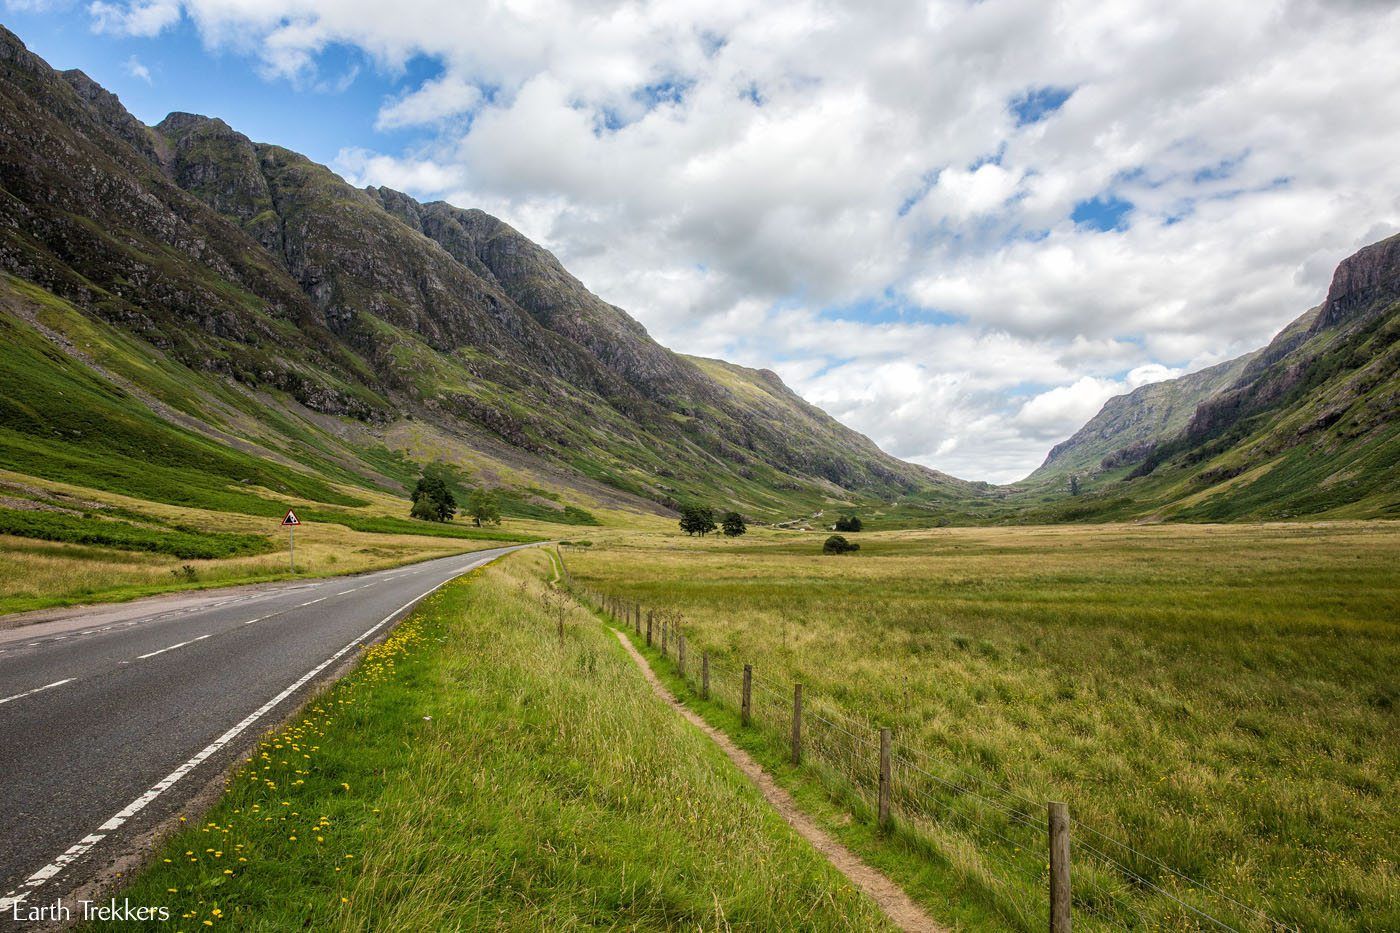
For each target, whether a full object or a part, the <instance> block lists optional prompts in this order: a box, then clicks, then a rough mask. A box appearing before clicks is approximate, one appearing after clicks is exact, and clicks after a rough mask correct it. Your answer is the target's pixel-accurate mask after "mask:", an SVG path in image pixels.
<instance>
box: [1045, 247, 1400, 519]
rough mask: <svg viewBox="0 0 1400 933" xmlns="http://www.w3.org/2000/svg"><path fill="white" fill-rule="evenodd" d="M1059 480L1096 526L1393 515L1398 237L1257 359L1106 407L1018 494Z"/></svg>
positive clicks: (1366, 256)
mask: <svg viewBox="0 0 1400 933" xmlns="http://www.w3.org/2000/svg"><path fill="white" fill-rule="evenodd" d="M1123 467H1132V468H1133V469H1132V470H1131V472H1129V473H1128V475H1127V477H1126V478H1124V479H1123V480H1122V481H1121V482H1120V481H1118V480H1117V479H1115V478H1114V476H1103V475H1101V474H1105V473H1107V472H1108V471H1120V470H1121V468H1123ZM1070 472H1075V473H1078V474H1079V475H1080V476H1081V477H1082V478H1086V477H1087V478H1088V479H1089V480H1090V490H1091V492H1092V496H1091V497H1090V498H1089V499H1087V500H1081V501H1082V504H1081V505H1080V506H1079V507H1078V508H1079V510H1080V511H1081V512H1083V513H1085V514H1087V515H1090V516H1093V517H1100V518H1102V517H1115V518H1118V517H1127V516H1131V515H1140V514H1159V515H1172V516H1177V517H1187V518H1206V519H1212V520H1219V519H1229V518H1242V517H1250V518H1289V517H1295V516H1300V515H1317V514H1325V515H1338V516H1361V515H1400V236H1397V237H1391V238H1390V239H1387V240H1384V241H1382V242H1380V243H1376V244H1373V245H1371V246H1368V247H1366V248H1365V249H1362V250H1360V251H1359V252H1357V253H1356V254H1355V255H1353V256H1351V257H1349V258H1348V259H1346V260H1345V261H1343V262H1342V263H1341V264H1340V265H1339V266H1338V268H1337V271H1336V274H1335V275H1334V277H1333V280H1332V285H1331V288H1330V289H1329V290H1328V294H1327V299H1326V301H1324V302H1323V304H1321V305H1319V306H1318V307H1316V308H1313V309H1312V310H1310V311H1307V312H1305V313H1304V314H1302V315H1300V316H1299V317H1298V318H1297V319H1296V320H1294V321H1293V322H1292V323H1291V324H1289V325H1288V326H1287V327H1285V328H1284V329H1283V330H1282V331H1280V332H1279V333H1278V335H1277V336H1275V337H1274V339H1273V340H1272V341H1270V342H1269V345H1268V346H1266V347H1264V348H1263V349H1261V350H1259V351H1257V352H1255V353H1252V354H1250V355H1248V356H1246V357H1242V358H1240V359H1238V360H1234V361H1232V362H1230V363H1226V364H1221V365H1220V366H1216V367H1213V368H1211V369H1209V370H1203V371H1201V372H1199V373H1195V374H1192V375H1191V376H1186V377H1183V378H1182V379H1177V380H1171V381H1168V382H1163V383H1158V384H1155V385H1151V386H1143V387H1142V388H1140V389H1138V390H1136V391H1134V392H1132V393H1130V394H1128V395H1124V396H1119V397H1118V398H1115V399H1111V400H1110V401H1109V402H1108V403H1107V404H1106V405H1104V407H1103V410H1102V411H1100V412H1099V414H1098V415H1096V416H1095V417H1094V418H1093V419H1092V420H1091V421H1090V422H1089V423H1088V424H1086V425H1085V426H1084V428H1082V429H1081V430H1080V431H1079V432H1077V433H1076V434H1075V435H1074V436H1073V437H1072V438H1070V439H1069V440H1067V441H1065V442H1064V443H1063V444H1060V445H1058V446H1056V447H1055V449H1054V450H1052V451H1051V453H1050V456H1049V457H1048V458H1047V459H1046V462H1045V464H1044V465H1042V466H1041V468H1040V469H1039V470H1037V471H1036V472H1035V473H1033V474H1032V475H1031V476H1030V477H1029V478H1028V480H1027V481H1026V485H1027V488H1028V490H1032V491H1033V490H1034V489H1036V488H1041V489H1042V490H1043V487H1044V484H1046V483H1052V482H1053V483H1061V482H1063V481H1064V479H1065V477H1066V475H1067V474H1068V473H1070ZM1037 481H1039V486H1037Z"/></svg>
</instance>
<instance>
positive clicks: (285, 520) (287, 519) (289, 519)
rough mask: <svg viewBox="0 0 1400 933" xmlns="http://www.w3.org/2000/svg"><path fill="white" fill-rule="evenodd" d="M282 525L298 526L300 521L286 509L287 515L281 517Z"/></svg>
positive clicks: (295, 514)
mask: <svg viewBox="0 0 1400 933" xmlns="http://www.w3.org/2000/svg"><path fill="white" fill-rule="evenodd" d="M282 524H284V525H300V524H301V519H299V518H297V513H295V512H293V511H292V510H291V509H288V510H287V514H286V515H283V516H282Z"/></svg>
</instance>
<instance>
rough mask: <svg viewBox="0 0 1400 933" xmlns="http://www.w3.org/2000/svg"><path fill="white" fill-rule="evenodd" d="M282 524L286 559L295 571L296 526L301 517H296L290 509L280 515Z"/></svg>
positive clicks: (294, 571)
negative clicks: (284, 527)
mask: <svg viewBox="0 0 1400 933" xmlns="http://www.w3.org/2000/svg"><path fill="white" fill-rule="evenodd" d="M282 524H283V525H285V526H286V528H287V560H288V562H289V563H290V564H291V568H292V573H296V572H297V526H298V525H300V524H301V519H299V518H297V513H295V512H293V511H292V510H291V509H288V510H287V514H286V515H283V516H282Z"/></svg>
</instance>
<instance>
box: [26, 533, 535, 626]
mask: <svg viewBox="0 0 1400 933" xmlns="http://www.w3.org/2000/svg"><path fill="white" fill-rule="evenodd" d="M505 543H509V542H501V541H491V540H486V541H471V542H466V541H462V542H458V541H453V540H451V539H430V538H422V537H408V536H387V535H368V534H358V533H354V532H350V531H347V530H344V529H340V528H338V527H337V526H303V530H302V531H301V532H298V534H297V572H296V573H295V574H293V573H291V572H290V569H289V567H288V561H287V554H286V551H285V550H279V551H273V552H268V553H262V554H256V555H251V556H243V557H231V558H222V559H217V560H195V559H189V560H187V559H185V558H177V557H172V556H170V555H166V554H158V553H149V552H140V551H126V550H118V549H114V548H106V547H99V546H92V545H81V544H68V543H63V542H54V541H40V540H35V539H31V538H18V537H8V536H5V535H0V563H3V564H4V566H5V567H6V568H7V569H9V570H11V571H12V572H11V573H10V574H8V575H6V576H4V577H3V578H0V615H3V614H8V613H15V612H29V611H32V610H36V609H49V608H55V607H62V606H78V605H86V604H89V603H114V602H125V601H127V600H131V599H139V598H141V597H143V596H156V595H159V594H161V593H174V592H180V591H185V590H203V589H214V588H218V587H224V586H242V585H246V584H251V583H272V582H276V581H279V580H292V579H298V580H301V579H316V578H321V577H333V576H339V575H343V574H351V573H364V572H367V571H371V570H386V569H388V568H390V567H399V566H402V565H404V564H412V563H417V562H418V561H423V560H431V559H433V558H436V557H448V556H450V555H453V554H464V553H468V552H471V551H478V550H484V549H486V548H490V547H492V546H494V545H499V544H505ZM283 547H284V548H285V542H283Z"/></svg>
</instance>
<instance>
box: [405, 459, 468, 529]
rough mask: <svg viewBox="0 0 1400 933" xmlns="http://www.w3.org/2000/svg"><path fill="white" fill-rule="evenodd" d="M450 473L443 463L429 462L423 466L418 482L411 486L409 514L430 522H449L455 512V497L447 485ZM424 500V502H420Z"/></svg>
mask: <svg viewBox="0 0 1400 933" xmlns="http://www.w3.org/2000/svg"><path fill="white" fill-rule="evenodd" d="M450 479H451V474H450V473H449V472H448V468H447V466H446V465H445V464H439V463H430V464H428V465H427V466H425V467H424V468H423V475H422V476H420V477H418V484H417V485H416V486H414V487H413V495H412V496H410V498H411V499H412V500H413V508H412V509H410V510H409V515H411V516H413V517H414V518H421V519H423V520H424V521H430V522H450V521H451V520H452V516H453V515H456V514H457V498H456V497H455V496H453V495H452V490H451V489H449V488H448V487H447V483H448V480H450ZM424 500H426V504H423V505H420V504H419V503H420V502H423V501H424Z"/></svg>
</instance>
